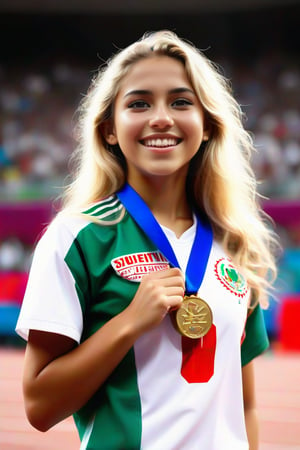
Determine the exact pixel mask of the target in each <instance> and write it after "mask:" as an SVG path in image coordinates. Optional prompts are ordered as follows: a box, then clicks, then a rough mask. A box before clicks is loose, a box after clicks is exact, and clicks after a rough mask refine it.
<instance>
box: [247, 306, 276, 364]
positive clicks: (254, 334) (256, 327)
mask: <svg viewBox="0 0 300 450" xmlns="http://www.w3.org/2000/svg"><path fill="white" fill-rule="evenodd" d="M245 334H246V336H245V339H244V341H243V343H242V347H241V358H242V366H245V365H246V364H248V363H249V362H250V361H252V359H254V358H255V357H256V356H258V355H260V354H261V353H263V352H264V351H265V350H266V349H267V348H268V346H269V339H268V335H267V330H266V327H265V322H264V317H263V312H262V310H261V307H260V305H257V306H256V307H255V308H254V309H253V311H252V312H251V313H250V315H249V316H248V318H247V322H246V327H245Z"/></svg>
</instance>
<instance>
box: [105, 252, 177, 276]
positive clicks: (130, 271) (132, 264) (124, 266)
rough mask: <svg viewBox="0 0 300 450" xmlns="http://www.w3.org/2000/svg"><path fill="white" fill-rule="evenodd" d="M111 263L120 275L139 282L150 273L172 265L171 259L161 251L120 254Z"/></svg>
mask: <svg viewBox="0 0 300 450" xmlns="http://www.w3.org/2000/svg"><path fill="white" fill-rule="evenodd" d="M111 265H112V267H113V268H114V270H115V271H116V273H117V274H118V275H119V276H120V277H122V278H125V279H127V280H130V281H135V282H137V283H138V282H140V281H141V279H142V278H143V276H144V275H147V274H148V273H151V272H159V271H161V270H166V269H168V268H169V267H170V266H169V261H168V260H167V259H166V258H165V257H164V255H163V254H162V253H160V252H159V251H156V252H142V253H131V254H129V255H124V256H119V257H118V258H115V259H113V260H112V261H111Z"/></svg>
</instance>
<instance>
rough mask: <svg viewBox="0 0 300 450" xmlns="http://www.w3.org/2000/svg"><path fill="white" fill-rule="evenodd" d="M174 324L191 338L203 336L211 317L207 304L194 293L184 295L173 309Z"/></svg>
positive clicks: (210, 323)
mask: <svg viewBox="0 0 300 450" xmlns="http://www.w3.org/2000/svg"><path fill="white" fill-rule="evenodd" d="M174 319H175V325H176V328H177V329H178V331H179V332H180V333H181V334H182V335H183V336H187V337H189V338H191V339H199V338H201V337H203V336H205V335H206V334H207V333H208V331H209V330H210V327H211V325H212V321H213V317H212V311H211V309H210V307H209V305H208V304H207V303H206V302H205V301H204V300H202V299H201V298H200V297H197V296H196V295H191V296H187V295H186V296H185V297H184V298H183V301H182V304H181V305H180V307H179V309H177V310H176V311H175V318H174Z"/></svg>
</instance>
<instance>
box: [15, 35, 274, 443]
mask: <svg viewBox="0 0 300 450" xmlns="http://www.w3.org/2000/svg"><path fill="white" fill-rule="evenodd" d="M80 125H81V127H80V142H79V148H78V152H77V160H78V166H77V172H76V173H75V177H74V182H73V183H72V184H71V185H70V186H69V188H68V189H67V191H66V195H65V203H64V207H63V209H62V211H61V212H60V213H59V214H58V215H57V217H56V218H55V219H54V220H53V222H52V223H51V225H50V226H49V228H48V229H47V231H46V233H45V234H44V236H43V237H42V239H41V240H40V242H39V244H38V246H37V249H36V252H35V257H34V261H33V265H32V269H31V274H30V279H29V283H28V287H27V291H26V295H25V299H24V302H23V307H22V311H21V314H20V318H19V321H18V324H17V330H18V332H19V333H20V335H21V336H23V337H24V338H25V339H27V340H28V343H27V349H26V357H25V368H24V398H25V406H26V411H27V415H28V418H29V421H30V422H31V423H32V425H33V426H35V427H36V428H37V429H39V430H42V431H45V430H47V429H49V428H50V427H51V426H53V425H54V424H56V423H57V422H59V421H61V420H63V419H64V418H66V417H67V416H69V415H71V414H74V418H75V421H76V425H77V428H78V430H79V434H80V438H81V441H82V445H81V448H82V449H103V450H108V449H139V448H143V449H150V450H154V449H156V450H162V449H164V450H167V449H170V450H171V449H172V450H173V449H180V450H182V449H186V450H194V449H195V450H196V449H197V450H198V449H199V448H203V449H206V450H220V449H222V450H226V449H228V450H234V449H238V450H243V449H248V448H250V449H251V450H253V449H257V448H258V423H257V417H256V406H255V392H254V377H253V359H254V358H255V357H256V356H257V355H259V354H260V353H261V352H263V351H264V350H265V349H266V348H267V345H268V340H267V336H266V332H265V328H264V323H263V318H262V313H261V309H260V304H261V303H266V302H267V292H268V288H269V280H270V275H272V274H273V275H275V273H276V268H275V264H274V256H273V251H272V249H273V248H274V244H275V239H274V236H273V234H272V232H271V231H270V229H269V227H268V226H267V225H266V224H265V219H264V215H263V213H262V211H261V209H260V207H259V206H258V204H257V198H256V197H257V195H256V183H255V179H254V176H253V173H252V171H251V169H250V165H249V159H250V154H251V151H252V143H251V139H250V137H249V135H248V134H247V132H246V131H245V130H244V128H243V126H242V122H241V111H240V109H239V107H238V105H237V103H236V101H235V100H234V99H233V97H232V95H231V93H230V90H229V88H228V86H227V82H226V80H225V79H224V78H223V77H222V76H221V75H220V74H219V73H218V71H217V70H216V68H215V67H214V65H213V64H212V63H211V62H210V61H209V60H207V59H206V58H205V57H204V56H203V55H202V54H201V53H200V52H199V51H198V50H197V49H196V48H194V46H193V45H192V44H189V43H186V42H184V41H183V40H181V39H179V38H178V37H177V36H176V35H175V34H173V33H171V32H168V31H162V32H157V33H153V34H150V35H147V36H144V37H143V38H142V39H141V40H140V41H138V42H136V43H134V44H132V45H131V46H129V47H128V48H126V49H125V50H123V51H121V52H120V53H119V54H117V55H116V56H114V57H113V58H112V59H111V60H110V61H109V62H108V64H107V65H106V66H105V67H104V68H102V69H101V70H100V72H99V74H98V76H97V77H96V78H95V79H94V81H93V83H92V86H91V89H90V90H89V93H88V95H87V97H86V99H85V101H84V102H83V104H82V109H81V119H80ZM249 446H250V447H249Z"/></svg>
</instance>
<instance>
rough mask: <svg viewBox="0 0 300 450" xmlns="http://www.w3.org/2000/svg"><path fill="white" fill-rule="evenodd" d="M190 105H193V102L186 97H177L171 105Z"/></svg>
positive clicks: (177, 106) (179, 106) (180, 106)
mask: <svg viewBox="0 0 300 450" xmlns="http://www.w3.org/2000/svg"><path fill="white" fill-rule="evenodd" d="M191 105H193V102H192V101H191V100H188V99H187V98H177V99H176V100H174V101H173V103H172V106H174V107H175V108H184V107H187V106H191Z"/></svg>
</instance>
